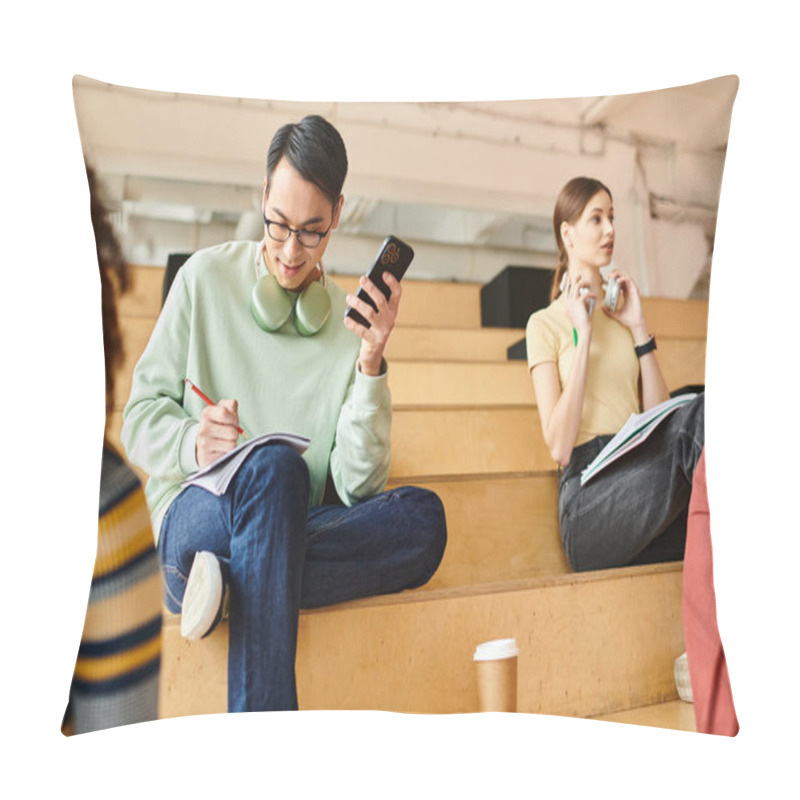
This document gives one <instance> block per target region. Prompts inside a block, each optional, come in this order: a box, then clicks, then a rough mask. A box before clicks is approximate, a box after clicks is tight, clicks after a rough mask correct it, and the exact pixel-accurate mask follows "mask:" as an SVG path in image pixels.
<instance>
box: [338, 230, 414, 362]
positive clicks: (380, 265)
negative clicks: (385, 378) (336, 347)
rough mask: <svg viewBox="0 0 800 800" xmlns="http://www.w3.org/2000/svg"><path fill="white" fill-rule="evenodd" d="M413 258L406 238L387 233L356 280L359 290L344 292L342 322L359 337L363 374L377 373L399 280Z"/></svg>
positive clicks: (397, 297) (395, 306)
mask: <svg viewBox="0 0 800 800" xmlns="http://www.w3.org/2000/svg"><path fill="white" fill-rule="evenodd" d="M413 258H414V251H413V250H412V249H411V248H410V247H409V246H408V245H407V244H405V242H402V241H400V239H397V238H396V237H394V236H387V237H386V240H385V241H384V242H383V244H382V245H381V248H380V250H379V251H378V255H377V256H376V257H375V260H374V261H373V263H372V266H371V267H370V269H369V272H368V273H367V275H366V276H364V277H362V278H361V280H360V281H359V286H360V288H359V290H358V293H357V294H356V295H348V296H347V306H348V308H347V311H346V312H345V316H344V324H345V326H346V327H347V328H348V329H349V330H351V331H353V333H355V334H356V335H357V336H359V337H361V351H360V353H359V356H358V364H359V369H360V370H361V372H362V373H364V374H365V375H373V376H374V375H379V374H380V370H381V364H382V361H383V352H384V349H385V348H386V342H387V341H388V340H389V335H390V334H391V332H392V330H393V329H394V324H395V320H396V319H397V311H398V308H399V305H400V297H401V295H402V288H401V287H400V280H401V278H402V277H403V275H404V274H405V272H406V270H407V269H408V265H409V264H410V263H411V260H412V259H413Z"/></svg>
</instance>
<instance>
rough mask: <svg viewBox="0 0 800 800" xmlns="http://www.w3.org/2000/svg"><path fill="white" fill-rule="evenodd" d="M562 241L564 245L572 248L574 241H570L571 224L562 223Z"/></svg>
mask: <svg viewBox="0 0 800 800" xmlns="http://www.w3.org/2000/svg"><path fill="white" fill-rule="evenodd" d="M561 241H562V242H564V245H565V246H566V245H569V246H570V247H572V241H571V239H569V223H568V222H562V223H561Z"/></svg>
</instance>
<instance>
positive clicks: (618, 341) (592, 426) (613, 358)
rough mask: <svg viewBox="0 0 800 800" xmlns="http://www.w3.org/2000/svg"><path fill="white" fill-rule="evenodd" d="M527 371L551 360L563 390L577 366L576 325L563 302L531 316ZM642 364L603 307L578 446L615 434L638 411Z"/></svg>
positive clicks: (596, 318) (596, 317)
mask: <svg viewBox="0 0 800 800" xmlns="http://www.w3.org/2000/svg"><path fill="white" fill-rule="evenodd" d="M525 339H526V346H527V350H528V369H529V370H533V368H534V367H535V366H536V365H537V364H542V363H544V362H547V361H551V362H553V363H555V364H556V366H557V368H558V378H559V382H560V383H561V386H562V388H563V386H564V384H565V382H566V380H567V377H568V376H569V371H570V368H571V366H572V359H573V357H574V354H575V343H574V340H573V333H572V322H571V321H570V319H569V316H568V315H567V311H566V308H565V307H564V304H563V302H562V301H561V300H558V299H557V300H554V301H553V302H552V303H551V304H550V305H549V306H548V307H547V308H543V309H541V310H540V311H536V312H535V313H534V314H531V316H530V319H529V320H528V325H527V328H526V331H525ZM638 379H639V360H638V359H637V358H636V353H635V352H634V349H633V336H632V335H631V332H630V331H629V330H628V329H627V328H626V327H625V326H624V325H622V324H621V323H619V322H617V321H616V320H615V319H612V318H611V317H609V316H607V315H606V313H605V312H604V311H603V310H602V309H601V308H599V307H598V308H596V309H595V311H594V314H593V315H592V344H591V346H590V348H589V368H588V371H587V374H586V391H585V393H584V398H583V412H582V414H581V424H580V427H579V429H578V436H577V439H576V440H575V444H576V445H580V444H583V443H584V442H588V441H589V440H590V439H593V438H594V437H595V436H601V435H603V434H610V433H611V434H613V433H616V432H617V431H618V430H619V429H620V428H621V427H622V426H623V425H624V424H625V422H626V421H627V419H628V417H629V416H630V415H631V414H636V413H638V411H639V395H638Z"/></svg>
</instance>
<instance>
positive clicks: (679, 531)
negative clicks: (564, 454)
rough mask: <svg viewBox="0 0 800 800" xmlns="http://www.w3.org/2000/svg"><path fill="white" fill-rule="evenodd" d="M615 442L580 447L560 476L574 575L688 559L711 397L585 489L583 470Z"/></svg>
mask: <svg viewBox="0 0 800 800" xmlns="http://www.w3.org/2000/svg"><path fill="white" fill-rule="evenodd" d="M611 438H612V437H611V436H599V437H597V438H596V439H592V440H591V441H589V442H586V443H585V444H582V445H580V446H579V447H576V448H575V450H574V451H573V453H572V458H571V459H570V462H569V464H568V465H567V467H566V469H565V470H564V472H563V474H562V475H561V481H560V484H559V495H558V511H559V522H560V526H561V539H562V542H563V544H564V552H565V553H566V555H567V558H568V559H569V562H570V564H571V565H572V568H573V569H574V570H576V571H584V570H593V569H610V568H612V567H622V566H627V565H629V564H647V563H653V562H660V561H680V560H682V559H683V550H684V547H685V544H686V520H687V513H688V508H689V497H690V495H691V490H692V476H693V475H694V468H695V466H696V465H697V462H698V460H699V458H700V453H701V452H702V450H703V445H704V443H705V395H704V394H699V395H698V396H697V397H696V398H695V399H694V400H692V401H690V402H689V403H687V404H686V405H685V406H681V407H680V408H678V409H676V410H675V411H674V412H673V413H672V414H671V415H670V416H669V417H667V419H666V420H664V422H662V423H661V425H659V426H658V427H657V428H656V429H655V431H653V433H651V434H650V436H649V437H648V439H646V440H645V442H644V443H643V444H641V445H639V447H637V448H636V449H635V450H632V451H631V452H630V453H627V454H626V455H624V456H622V458H620V459H619V460H618V461H616V462H615V463H614V464H612V465H610V466H609V467H608V468H607V469H606V470H605V471H603V472H601V473H599V474H598V475H596V476H595V477H594V478H592V479H591V480H590V481H589V482H588V483H587V484H586V485H585V486H581V485H580V475H581V471H582V470H583V469H584V468H585V467H586V466H587V465H588V464H589V463H590V462H591V461H592V460H593V459H594V457H595V456H596V455H597V454H598V453H599V452H600V451H601V450H602V449H603V447H604V446H605V445H606V444H607V442H608V441H609V440H610V439H611Z"/></svg>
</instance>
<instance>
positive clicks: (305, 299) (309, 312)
mask: <svg viewBox="0 0 800 800" xmlns="http://www.w3.org/2000/svg"><path fill="white" fill-rule="evenodd" d="M266 246H267V243H266V240H265V239H262V240H261V241H260V242H259V244H258V247H257V248H256V259H255V271H256V284H255V286H254V287H253V291H252V293H251V295H250V311H251V312H252V314H253V318H254V319H255V321H256V323H257V324H258V326H259V327H260V328H262V329H263V330H265V331H268V332H269V333H274V332H275V331H278V330H280V329H281V328H282V327H283V326H284V324H285V323H286V321H287V320H288V319H289V317H290V316H292V311H294V326H295V328H296V329H297V332H298V333H299V334H300V335H301V336H313V335H314V334H316V333H319V332H320V331H321V330H322V329H323V328H324V327H325V323H326V322H327V321H328V318H329V317H330V315H331V298H330V297H329V296H328V292H327V290H326V289H325V283H326V279H325V270H324V269H323V267H322V264H321V263H320V264H317V269H318V270H319V271H320V272H321V273H322V283H320V282H319V281H311V283H309V284H308V286H306V288H305V289H303V290H302V291H301V292H300V293H299V294H298V293H297V292H290V291H289V290H288V289H284V288H283V286H281V285H280V283H278V279H277V278H276V277H275V276H274V275H272V274H271V273H270V271H269V269H268V268H267V257H266V254H265V252H264V251H265V250H266ZM262 259H263V261H264V269H265V270H266V273H267V274H266V275H263V276H261V277H259V274H258V272H259V269H258V267H259V261H261V260H262ZM293 295H297V301H296V302H293V297H292V296H293Z"/></svg>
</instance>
